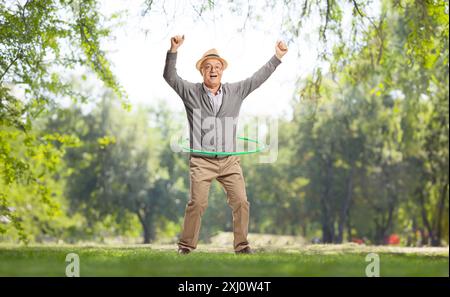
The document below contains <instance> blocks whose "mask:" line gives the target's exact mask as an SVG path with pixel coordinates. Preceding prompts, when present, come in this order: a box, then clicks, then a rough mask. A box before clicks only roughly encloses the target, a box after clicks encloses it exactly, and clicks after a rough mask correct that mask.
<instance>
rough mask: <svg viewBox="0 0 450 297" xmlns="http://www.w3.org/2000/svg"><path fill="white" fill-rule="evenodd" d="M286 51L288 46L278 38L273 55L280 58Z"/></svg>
mask: <svg viewBox="0 0 450 297" xmlns="http://www.w3.org/2000/svg"><path fill="white" fill-rule="evenodd" d="M287 51H288V48H287V46H286V44H285V43H284V42H283V41H280V40H278V41H277V43H276V45H275V55H276V56H277V58H278V59H280V60H281V58H283V56H284V55H285V54H286V53H287Z"/></svg>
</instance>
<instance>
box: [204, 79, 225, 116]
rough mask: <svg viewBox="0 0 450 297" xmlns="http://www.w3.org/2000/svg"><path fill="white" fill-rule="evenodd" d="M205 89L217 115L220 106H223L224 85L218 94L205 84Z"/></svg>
mask: <svg viewBox="0 0 450 297" xmlns="http://www.w3.org/2000/svg"><path fill="white" fill-rule="evenodd" d="M202 85H203V88H204V89H205V91H206V93H207V94H208V97H209V101H211V104H212V106H213V110H214V114H215V115H217V113H218V112H219V109H220V106H222V98H223V93H222V84H220V88H219V90H217V94H215V95H214V94H213V93H212V92H211V91H210V90H209V89H208V88H207V87H206V86H205V84H204V83H203V84H202Z"/></svg>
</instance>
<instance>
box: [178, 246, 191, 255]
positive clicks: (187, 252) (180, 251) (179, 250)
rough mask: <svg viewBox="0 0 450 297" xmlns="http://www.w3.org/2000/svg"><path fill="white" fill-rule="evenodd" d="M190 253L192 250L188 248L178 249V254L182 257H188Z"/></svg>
mask: <svg viewBox="0 0 450 297" xmlns="http://www.w3.org/2000/svg"><path fill="white" fill-rule="evenodd" d="M190 252H191V250H190V249H188V248H183V247H180V248H178V254H180V255H187V254H189V253H190Z"/></svg>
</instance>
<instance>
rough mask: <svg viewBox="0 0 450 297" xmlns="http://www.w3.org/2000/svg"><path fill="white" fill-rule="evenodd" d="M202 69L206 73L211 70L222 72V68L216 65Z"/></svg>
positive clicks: (209, 65) (208, 65)
mask: <svg viewBox="0 0 450 297" xmlns="http://www.w3.org/2000/svg"><path fill="white" fill-rule="evenodd" d="M203 69H204V70H206V71H207V72H211V71H212V70H213V69H214V70H215V71H217V72H220V71H222V66H219V65H216V66H213V65H211V64H206V65H205V66H203Z"/></svg>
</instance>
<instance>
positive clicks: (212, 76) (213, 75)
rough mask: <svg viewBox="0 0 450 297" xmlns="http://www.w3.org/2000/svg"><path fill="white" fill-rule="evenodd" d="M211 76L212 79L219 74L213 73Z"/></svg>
mask: <svg viewBox="0 0 450 297" xmlns="http://www.w3.org/2000/svg"><path fill="white" fill-rule="evenodd" d="M209 77H210V78H211V79H214V78H217V75H216V74H211V75H210V76H209Z"/></svg>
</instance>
